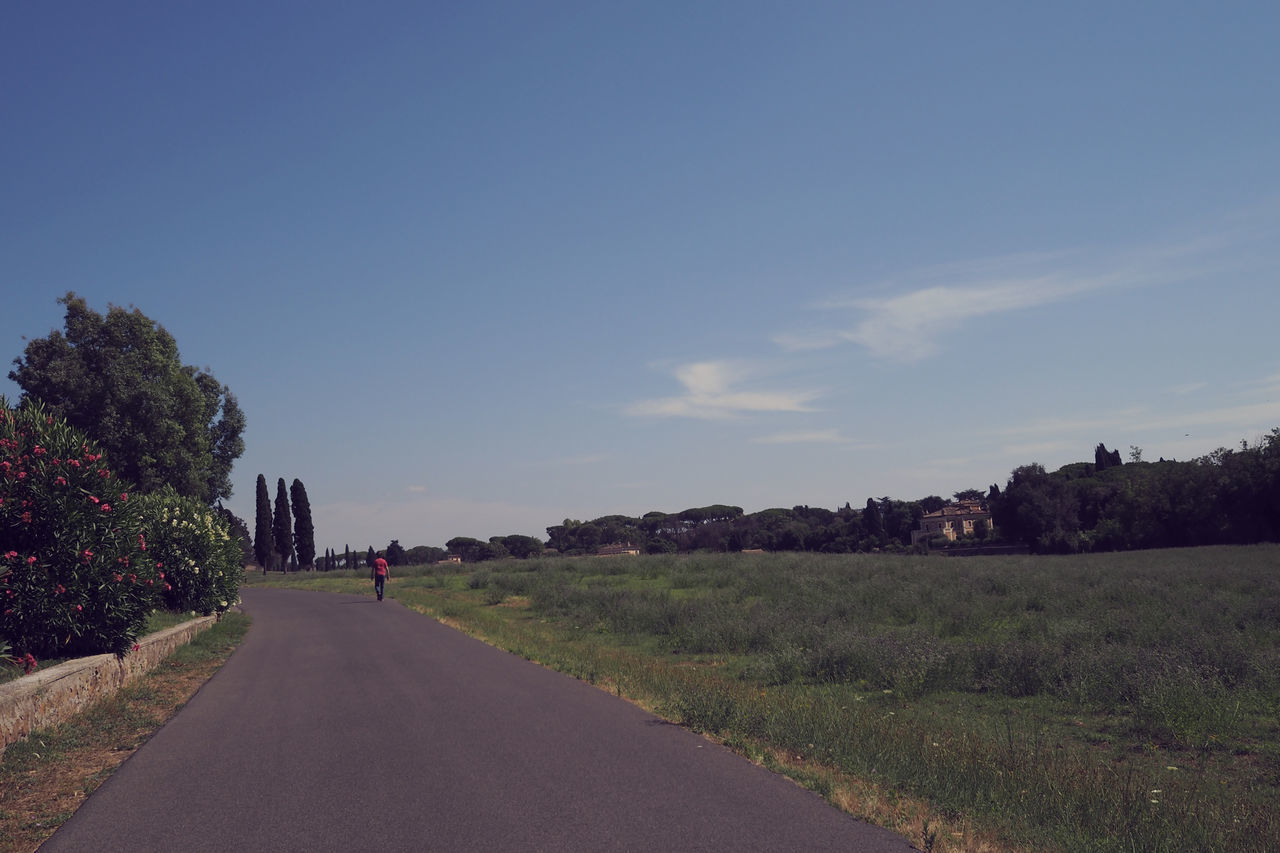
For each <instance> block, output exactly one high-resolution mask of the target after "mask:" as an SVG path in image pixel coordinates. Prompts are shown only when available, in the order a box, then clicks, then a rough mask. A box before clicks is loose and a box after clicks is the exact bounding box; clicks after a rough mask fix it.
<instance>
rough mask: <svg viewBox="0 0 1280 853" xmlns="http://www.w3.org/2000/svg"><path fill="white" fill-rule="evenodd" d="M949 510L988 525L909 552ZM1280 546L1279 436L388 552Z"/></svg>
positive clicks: (1099, 453)
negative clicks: (839, 500) (948, 489)
mask: <svg viewBox="0 0 1280 853" xmlns="http://www.w3.org/2000/svg"><path fill="white" fill-rule="evenodd" d="M957 503H978V504H979V505H981V507H982V508H983V509H985V510H987V511H989V512H990V514H991V524H990V525H987V524H984V523H983V522H982V521H979V522H977V523H976V524H975V526H974V530H973V532H972V533H971V534H968V535H965V536H961V537H959V540H958V541H957V542H956V543H950V542H939V541H934V542H921V543H920V544H917V545H913V544H912V535H911V534H912V532H913V531H915V530H918V529H919V528H920V522H921V519H922V518H923V517H924V516H925V515H926V514H928V513H932V512H936V511H938V510H939V509H941V508H943V507H945V506H950V505H954V504H957ZM1265 541H1270V542H1274V541H1280V428H1278V429H1274V430H1272V431H1271V433H1270V434H1268V435H1266V436H1264V437H1263V438H1262V439H1261V440H1260V441H1258V442H1257V443H1256V444H1254V445H1250V444H1249V443H1248V442H1247V441H1242V442H1241V443H1240V447H1239V448H1238V449H1232V448H1219V449H1218V450H1215V451H1214V452H1212V453H1210V454H1208V455H1206V456H1202V457H1198V458H1196V459H1192V460H1190V461H1186V462H1177V461H1166V460H1165V459H1160V460H1158V461H1157V462H1145V461H1143V460H1142V451H1141V449H1140V448H1138V447H1132V448H1131V449H1130V454H1129V461H1127V462H1126V461H1124V460H1123V459H1122V458H1121V455H1120V452H1119V451H1118V450H1108V449H1107V448H1106V446H1105V444H1098V445H1097V446H1096V447H1095V449H1094V461H1093V462H1076V463H1071V464H1069V465H1064V466H1063V467H1061V468H1059V469H1058V470H1056V471H1053V472H1049V471H1046V470H1045V469H1044V467H1043V466H1042V465H1039V464H1036V463H1032V464H1030V465H1024V466H1020V467H1018V468H1015V469H1014V470H1013V472H1012V473H1011V475H1010V477H1009V479H1008V480H1007V482H1006V483H1005V486H1004V488H1003V489H1001V488H1000V486H999V485H998V484H993V485H992V486H991V487H990V488H989V489H988V490H987V491H985V492H983V491H981V490H979V489H965V490H963V491H959V492H956V493H955V494H954V495H953V496H952V497H951V498H943V497H940V496H938V495H930V496H928V497H924V498H921V499H919V500H911V501H904V500H897V499H894V498H890V497H881V498H868V499H867V501H866V503H865V505H863V506H862V507H859V508H854V507H853V506H851V505H850V504H849V503H846V504H845V505H844V506H843V507H839V508H837V509H834V510H832V509H826V508H823V507H811V506H794V507H791V508H790V509H786V508H774V509H765V510H761V511H759V512H754V513H744V512H743V510H742V508H741V507H737V506H730V505H725V504H712V505H710V506H703V507H691V508H689V509H685V510H681V511H679V512H675V513H667V512H661V511H653V512H648V513H645V514H644V515H642V516H639V517H632V516H627V515H604V516H600V517H599V518H595V519H591V520H590V521H579V520H575V519H565V520H564V521H563V522H562V523H560V524H556V525H552V526H550V527H548V528H547V538H546V540H545V541H544V540H541V539H538V538H536V537H531V536H523V535H510V536H494V537H491V538H490V539H489V540H488V541H487V542H486V541H483V540H479V539H474V538H470V537H462V536H460V537H455V538H453V539H450V540H449V541H448V542H447V543H446V548H447V550H442V549H439V548H429V547H427V546H417V547H415V548H410V549H407V550H406V549H403V548H400V546H399V543H398V542H396V543H393V544H394V545H395V550H394V551H393V550H392V549H388V551H387V555H388V560H389V561H390V558H391V555H392V553H394V555H395V556H396V558H397V559H401V560H404V561H405V562H409V563H414V564H416V563H425V562H435V561H437V560H439V559H442V558H443V557H444V556H445V555H446V554H453V555H457V556H458V557H460V558H461V559H462V561H463V562H467V563H473V562H483V561H486V560H495V559H502V558H506V557H514V558H521V559H523V558H528V557H536V556H540V555H543V554H548V553H554V554H562V555H566V556H577V555H587V554H595V553H597V552H598V551H599V550H600V549H601V548H602V547H604V546H607V545H611V544H626V545H631V546H634V547H635V548H637V549H638V550H640V551H642V552H644V553H650V554H661V553H687V552H691V551H699V550H710V551H751V550H762V551H816V552H822V553H836V554H846V553H856V552H869V551H876V552H889V553H905V552H910V551H914V552H924V551H927V550H929V549H930V547H937V546H938V545H939V544H942V545H945V546H951V545H953V544H954V545H961V546H963V545H1014V546H1018V547H1020V548H1025V549H1026V550H1029V551H1031V552H1032V553H1076V552H1082V551H1120V550H1133V549H1142V548H1163V547H1179V546H1186V545H1213V544H1234V543H1253V542H1265Z"/></svg>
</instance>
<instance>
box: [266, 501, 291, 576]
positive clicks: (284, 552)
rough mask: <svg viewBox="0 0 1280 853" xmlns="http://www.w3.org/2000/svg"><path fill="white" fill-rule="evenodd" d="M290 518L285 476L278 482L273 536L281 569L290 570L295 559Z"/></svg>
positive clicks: (272, 528) (272, 526) (272, 529)
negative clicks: (290, 562)
mask: <svg viewBox="0 0 1280 853" xmlns="http://www.w3.org/2000/svg"><path fill="white" fill-rule="evenodd" d="M290 527H292V524H291V522H290V519H289V495H288V494H287V493H286V492H285V490H284V477H281V478H280V479H279V481H277V483H276V514H275V516H274V517H273V519H272V524H271V538H272V539H273V540H274V541H275V551H276V556H278V557H279V558H280V571H282V572H287V571H289V561H290V560H292V559H293V532H292V531H291V530H290V529H289V528H290Z"/></svg>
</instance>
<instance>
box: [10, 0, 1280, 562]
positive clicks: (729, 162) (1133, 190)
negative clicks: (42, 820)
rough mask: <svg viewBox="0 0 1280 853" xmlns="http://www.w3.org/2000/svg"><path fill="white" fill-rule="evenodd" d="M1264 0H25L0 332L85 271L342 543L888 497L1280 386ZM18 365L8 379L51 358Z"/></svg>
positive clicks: (245, 488)
mask: <svg viewBox="0 0 1280 853" xmlns="http://www.w3.org/2000/svg"><path fill="white" fill-rule="evenodd" d="M1277 36H1280V7H1278V6H1276V5H1275V4H1272V3H1256V4H1243V3H1220V2H1216V3H1208V2H1202V3H1168V2H1162V3H1154V2H1153V3H1116V2H1107V3H1073V4H1028V3H981V2H980V3H966V4H906V3H880V4H871V3H850V2H838V3H823V2H811V3H780V2H758V3H757V2H744V0H727V1H726V2H711V0H706V2H697V0H694V2H681V3H667V2H635V3H624V2H501V3H499V2H469V3H461V4H444V3H425V2H414V3H384V2H370V3H361V4H352V3H336V2H315V3H308V4H292V3H256V2H255V3H234V2H224V3H214V4H209V3H204V4H195V3H185V2H184V3H163V4H141V3H121V4H102V3H88V2H57V3H7V4H3V5H2V6H0V116H3V120H4V128H5V130H4V133H3V134H0V188H2V191H0V281H3V290H4V306H5V309H4V313H3V317H4V322H3V324H2V330H0V335H2V336H3V337H2V338H0V343H3V346H0V352H3V354H4V358H5V360H6V363H7V362H8V361H9V360H11V359H12V358H14V357H17V356H19V355H21V353H22V350H23V347H24V345H25V344H24V341H23V337H24V336H25V337H27V338H31V337H40V336H44V335H47V334H48V333H49V332H50V331H51V330H52V329H54V328H60V327H61V325H62V312H61V306H59V305H57V303H56V299H57V298H58V297H59V296H61V295H62V294H63V293H65V292H66V291H67V290H74V291H76V292H77V293H78V294H80V295H81V296H83V297H85V298H86V299H87V300H88V302H89V304H90V305H91V306H92V307H94V308H95V309H97V310H99V311H104V310H106V308H107V305H108V303H112V304H118V305H135V306H137V307H138V308H140V309H141V310H142V311H143V312H144V313H146V314H147V315H148V316H149V317H151V318H152V319H154V320H156V321H157V322H159V323H161V324H162V325H164V326H165V327H166V328H167V329H168V330H169V331H170V332H172V333H173V334H174V336H175V337H176V339H177V341H178V344H179V347H180V349H181V353H182V358H183V361H184V362H186V363H189V364H194V365H197V366H200V367H208V368H210V369H211V370H212V372H213V373H214V374H215V375H216V376H217V377H218V378H219V379H220V380H221V381H222V382H224V383H226V384H227V385H228V386H230V388H231V389H232V391H233V392H235V394H236V395H237V396H238V397H239V400H240V403H241V405H242V407H243V408H244V410H245V412H246V415H247V417H248V428H247V430H246V433H245V440H246V443H247V450H246V452H245V455H244V457H243V458H242V459H241V460H240V461H239V463H238V464H237V466H236V470H235V476H234V483H235V494H234V496H233V498H232V499H231V501H230V506H231V508H232V509H233V510H235V511H236V512H237V513H238V514H240V515H241V516H242V517H244V518H246V519H249V520H251V519H252V516H253V500H254V498H253V495H254V481H255V479H256V477H257V475H258V474H259V473H263V474H265V475H266V476H267V478H268V481H269V482H270V483H271V485H272V494H273V495H274V484H275V482H276V479H277V478H278V477H284V478H285V479H286V481H291V480H292V479H293V478H295V477H297V478H300V479H301V480H302V481H303V482H304V483H305V484H306V487H307V491H308V493H309V496H310V499H311V503H312V507H313V512H314V514H315V518H316V527H317V539H318V540H319V541H318V543H317V544H318V545H319V546H320V547H321V548H324V547H329V546H332V547H335V548H337V549H339V550H341V549H342V547H343V546H344V545H346V544H350V545H351V546H352V547H353V548H363V547H364V546H366V545H374V546H375V547H384V546H385V545H386V544H387V543H388V542H389V541H390V540H391V539H392V538H395V539H399V540H400V542H401V543H402V544H403V545H405V546H410V545H418V544H430V545H442V544H443V543H444V541H445V540H447V539H449V538H450V537H452V536H458V535H464V536H475V537H478V538H488V537H489V536H493V535H499V534H507V533H527V534H532V535H540V536H541V535H545V530H544V528H545V527H546V526H547V525H550V524H556V523H559V522H560V521H561V520H562V519H564V518H566V517H571V518H579V519H587V518H593V517H596V516H600V515H605V514H611V513H623V514H629V515H639V514H642V513H644V512H647V511H649V510H655V509H657V510H663V511H671V512H674V511H678V510H680V509H683V508H686V507H690V506H701V505H705V504H709V503H728V504H735V505H739V506H742V507H743V508H744V509H745V510H746V511H748V512H753V511H757V510H760V509H764V508H768V507H773V506H786V507H789V506H793V505H796V504H809V505H813V506H826V507H829V508H834V507H837V506H842V505H843V504H844V503H845V502H846V501H848V502H851V503H853V504H854V505H855V506H858V505H861V504H863V503H865V501H866V499H867V498H868V497H870V496H875V497H881V496H885V495H888V496H892V497H896V498H901V499H915V498H919V497H923V496H925V495H929V494H940V495H944V496H949V495H950V494H952V493H953V492H955V491H958V490H961V489H966V488H982V489H985V488H986V487H987V486H988V485H990V484H991V483H997V482H998V483H1000V484H1001V485H1003V484H1004V482H1005V480H1006V479H1007V478H1008V476H1009V473H1010V471H1011V470H1012V469H1013V468H1014V467H1016V466H1018V465H1021V464H1026V463H1029V462H1040V463H1041V464H1044V465H1045V466H1046V467H1049V468H1051V469H1052V468H1056V467H1058V466H1060V465H1062V464H1065V463H1067V462H1072V461H1079V460H1085V459H1091V458H1092V454H1093V447H1094V445H1096V444H1097V443H1098V442H1099V441H1102V442H1105V443H1106V444H1107V446H1108V447H1109V448H1119V449H1121V451H1122V453H1124V454H1126V455H1127V453H1128V448H1129V447H1130V445H1137V446H1139V447H1141V448H1142V449H1143V454H1144V457H1145V458H1147V459H1155V458H1156V457H1158V456H1164V457H1168V458H1179V459H1185V458H1191V457H1194V456H1199V455H1202V454H1205V453H1208V452H1210V451H1212V450H1213V449H1215V448H1217V447H1220V446H1224V445H1234V444H1236V443H1237V442H1239V441H1240V440H1241V439H1248V440H1253V439H1256V438H1257V437H1258V436H1260V435H1261V434H1263V433H1265V432H1267V431H1269V430H1270V429H1271V428H1273V427H1276V426H1280V347H1277V346H1276V344H1275V338H1276V334H1275V326H1276V320H1277V317H1280V286H1278V285H1280V282H1278V281H1277V272H1278V271H1280V239H1277V238H1278V237H1280V173H1278V170H1277V167H1278V166H1280V111H1277V110H1276V108H1275V105H1276V96H1277V92H1278V91H1280V53H1278V52H1277V51H1276V50H1275V43H1276V38H1277ZM16 392H17V389H16V386H14V385H13V383H12V382H9V381H8V380H7V379H0V393H4V394H6V395H8V396H10V397H13V396H16Z"/></svg>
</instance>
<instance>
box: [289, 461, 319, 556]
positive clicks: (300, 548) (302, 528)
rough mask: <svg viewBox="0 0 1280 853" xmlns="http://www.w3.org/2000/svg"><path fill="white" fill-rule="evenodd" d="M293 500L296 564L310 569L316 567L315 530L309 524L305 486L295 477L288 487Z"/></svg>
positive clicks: (309, 514)
mask: <svg viewBox="0 0 1280 853" xmlns="http://www.w3.org/2000/svg"><path fill="white" fill-rule="evenodd" d="M289 497H290V498H291V499H292V501H293V547H294V550H295V551H296V552H297V554H298V565H300V566H302V568H304V569H308V570H311V571H314V570H315V567H316V530H315V527H314V526H313V525H312V524H311V502H310V501H308V500H307V487H306V486H304V485H302V481H301V480H298V479H295V480H294V481H293V485H292V486H290V487H289Z"/></svg>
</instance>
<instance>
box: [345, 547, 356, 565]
mask: <svg viewBox="0 0 1280 853" xmlns="http://www.w3.org/2000/svg"><path fill="white" fill-rule="evenodd" d="M342 567H343V568H344V569H354V568H355V566H354V565H353V564H352V563H351V546H350V545H343V546H342Z"/></svg>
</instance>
